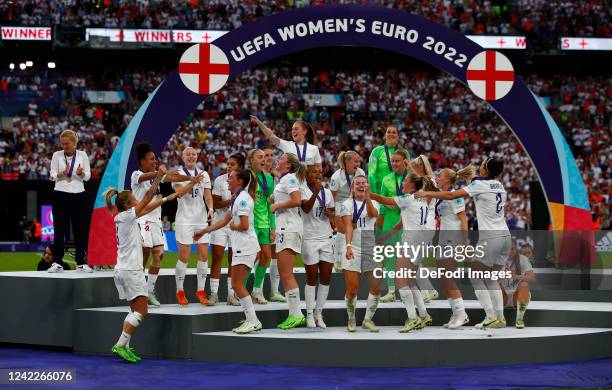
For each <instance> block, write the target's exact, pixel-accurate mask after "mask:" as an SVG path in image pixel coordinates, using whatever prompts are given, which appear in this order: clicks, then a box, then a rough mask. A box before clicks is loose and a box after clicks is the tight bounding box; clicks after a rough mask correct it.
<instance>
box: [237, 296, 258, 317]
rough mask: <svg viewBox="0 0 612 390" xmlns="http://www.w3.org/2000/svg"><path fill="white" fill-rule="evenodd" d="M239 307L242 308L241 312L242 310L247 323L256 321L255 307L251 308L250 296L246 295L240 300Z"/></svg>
mask: <svg viewBox="0 0 612 390" xmlns="http://www.w3.org/2000/svg"><path fill="white" fill-rule="evenodd" d="M240 306H242V310H244V316H245V317H246V320H247V321H249V322H256V321H257V314H255V306H253V300H252V299H251V296H250V295H247V296H246V297H244V298H240Z"/></svg>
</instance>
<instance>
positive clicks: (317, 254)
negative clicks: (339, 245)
mask: <svg viewBox="0 0 612 390" xmlns="http://www.w3.org/2000/svg"><path fill="white" fill-rule="evenodd" d="M334 247H335V239H334V238H333V236H330V237H328V238H322V239H315V240H304V241H303V242H302V261H303V262H304V264H305V265H315V264H319V261H325V262H328V263H333V262H334Z"/></svg>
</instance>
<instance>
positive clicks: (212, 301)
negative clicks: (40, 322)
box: [208, 293, 219, 306]
mask: <svg viewBox="0 0 612 390" xmlns="http://www.w3.org/2000/svg"><path fill="white" fill-rule="evenodd" d="M218 303H219V294H217V293H210V296H209V297H208V306H215V305H216V304H218Z"/></svg>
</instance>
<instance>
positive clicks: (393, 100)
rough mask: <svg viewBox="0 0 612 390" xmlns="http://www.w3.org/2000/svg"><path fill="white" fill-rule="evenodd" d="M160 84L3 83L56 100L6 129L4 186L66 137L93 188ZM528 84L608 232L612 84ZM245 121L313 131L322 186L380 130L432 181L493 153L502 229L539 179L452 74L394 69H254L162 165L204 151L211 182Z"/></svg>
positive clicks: (34, 172)
mask: <svg viewBox="0 0 612 390" xmlns="http://www.w3.org/2000/svg"><path fill="white" fill-rule="evenodd" d="M162 79H163V75H162V74H161V73H156V72H144V71H133V72H126V73H125V74H124V75H122V76H121V77H110V76H108V77H104V78H103V80H102V81H100V80H94V79H93V78H92V76H84V75H71V76H67V75H63V74H60V73H48V74H46V75H44V76H40V75H37V76H29V75H28V74H26V73H23V74H22V73H20V72H14V73H9V74H8V76H7V75H5V76H2V77H1V78H0V90H14V89H22V90H23V89H29V90H33V91H44V90H48V89H57V90H58V91H59V93H60V96H61V97H62V98H61V104H60V105H59V106H58V107H57V108H48V109H47V108H45V109H44V110H41V109H39V108H38V107H37V105H36V104H35V103H32V104H30V105H29V107H27V110H24V112H23V113H22V115H16V116H14V117H12V118H11V119H10V120H11V125H10V128H9V129H5V130H3V132H2V133H1V134H0V171H1V172H2V179H4V180H10V179H41V180H46V179H47V178H48V175H49V161H50V160H49V158H50V154H51V153H52V151H51V150H50V149H49V148H50V146H51V145H54V144H55V143H56V142H49V140H52V139H53V140H55V139H56V138H57V137H58V136H59V133H60V132H61V131H62V130H64V129H66V128H74V129H75V130H76V131H77V132H78V133H79V135H80V144H81V145H80V147H81V148H83V149H84V150H85V151H87V153H88V155H89V156H90V159H91V167H92V178H100V177H101V176H102V174H103V172H104V168H105V166H106V164H107V161H108V159H109V158H110V155H111V154H112V151H113V149H114V147H115V146H116V144H117V142H118V141H119V137H120V135H121V134H122V132H123V129H125V127H126V126H127V124H128V123H129V122H130V120H131V116H132V115H133V114H134V112H135V110H136V109H137V108H138V107H139V106H140V104H141V102H142V101H143V100H144V99H145V98H146V96H147V94H148V93H149V92H151V91H152V90H153V89H154V88H155V87H156V86H157V84H159V82H160V81H161V80H162ZM525 79H526V81H527V82H528V83H529V85H530V87H531V88H532V90H533V91H534V92H535V93H536V94H538V95H540V96H542V97H545V98H546V99H548V100H547V102H548V104H549V110H550V112H551V113H552V115H553V117H554V118H555V120H556V121H557V123H558V124H559V125H560V127H561V129H562V130H563V132H564V134H565V136H566V139H567V140H568V143H569V144H570V146H571V148H572V150H573V152H574V153H575V154H576V155H577V156H578V159H577V162H578V165H579V168H580V169H581V171H582V172H583V177H584V180H585V182H586V183H587V186H588V187H589V195H590V200H591V202H592V205H593V209H594V211H595V213H594V225H595V226H597V227H601V228H605V227H609V226H610V214H609V210H610V202H611V200H610V196H609V186H610V182H611V173H612V172H611V168H610V166H609V165H608V164H607V161H608V160H609V159H610V157H611V154H612V144H611V142H610V136H609V135H610V114H609V113H610V103H609V102H610V97H612V85H611V84H610V80H608V79H605V78H598V77H581V78H577V77H575V76H571V75H567V74H566V75H563V74H561V75H556V76H552V77H551V76H547V78H542V77H541V76H540V75H536V74H533V75H528V76H526V77H525ZM101 86H102V87H104V88H105V89H115V90H122V91H124V92H125V96H126V100H125V101H124V102H122V103H118V104H95V103H90V102H88V101H87V100H86V99H85V97H84V94H83V91H84V90H85V89H87V88H96V87H98V88H99V87H101ZM307 92H316V93H330V94H339V95H341V96H342V97H343V100H344V106H340V107H318V106H316V105H311V104H309V102H308V101H307V100H304V99H303V98H302V96H301V94H302V93H307ZM244 97H247V98H246V99H245V98H244ZM251 113H256V114H257V115H258V116H259V117H260V118H261V119H262V120H263V119H265V120H267V121H268V122H269V124H270V127H272V128H273V129H275V131H278V132H281V133H282V132H283V131H285V134H284V136H285V137H286V138H290V135H289V125H290V123H291V121H292V120H293V119H297V118H300V117H301V118H304V119H306V120H308V121H309V122H311V123H312V124H313V127H314V128H315V130H316V132H317V134H318V138H319V143H320V145H321V146H322V148H321V149H320V150H321V152H322V157H323V159H324V164H325V168H324V169H325V171H324V175H325V177H327V178H329V177H330V176H331V174H332V173H333V171H334V170H335V169H337V166H336V163H335V159H336V157H337V155H338V153H339V152H340V151H341V150H343V149H355V150H357V151H358V152H359V154H360V155H361V156H363V157H364V159H365V158H367V156H368V155H369V153H370V150H371V149H372V148H373V147H375V146H377V145H380V144H381V143H382V134H383V129H384V125H385V124H386V123H389V122H393V123H394V124H395V125H397V126H398V127H399V128H400V130H401V134H402V137H403V139H402V144H403V145H406V146H407V147H408V148H409V149H410V150H411V151H412V152H413V153H414V154H415V155H418V154H421V153H424V154H427V155H428V156H429V157H430V160H431V163H432V167H433V168H434V170H435V169H438V168H441V167H453V168H458V167H461V166H464V165H467V164H469V163H472V164H477V163H478V158H479V156H480V155H482V154H483V152H484V153H494V154H495V155H496V156H498V157H500V158H502V159H504V160H505V162H506V164H507V167H508V169H507V170H506V174H505V176H504V178H503V179H504V184H505V185H506V187H507V188H508V189H509V193H510V197H509V201H508V208H507V210H508V213H507V216H508V220H509V225H510V226H511V227H513V228H516V229H525V228H526V227H527V226H528V225H529V223H530V221H529V216H530V212H529V197H528V193H529V181H531V180H535V179H536V176H535V172H534V170H533V169H532V167H531V163H530V160H529V158H528V157H527V155H526V153H525V152H524V151H523V150H522V148H521V146H520V144H519V142H518V141H517V140H516V138H515V137H514V136H513V135H512V134H511V132H510V130H509V129H508V128H507V127H506V126H505V124H504V123H503V122H502V121H501V120H500V119H499V118H498V117H497V115H496V114H495V113H494V111H492V110H491V109H490V108H489V107H488V105H487V104H486V103H485V102H483V101H482V100H480V99H477V98H474V97H473V95H472V94H471V93H469V91H468V90H467V89H466V88H465V87H464V86H463V85H462V84H460V83H459V82H457V81H455V80H454V79H452V78H451V77H449V76H447V75H444V74H441V73H433V74H432V73H427V72H411V73H405V72H400V71H397V70H387V71H384V72H377V71H371V70H368V71H365V70H350V71H349V70H346V71H342V70H340V71H336V72H328V71H324V70H311V69H309V68H306V67H305V68H297V69H289V68H265V69H258V70H253V71H250V72H247V73H244V74H243V75H241V76H240V77H239V78H238V79H236V80H234V82H232V83H230V84H228V87H227V88H226V89H224V90H223V91H221V92H220V93H217V94H215V95H214V96H213V97H211V98H209V99H208V100H206V101H205V102H204V103H203V104H202V105H200V107H198V109H197V110H196V111H195V112H194V113H193V114H192V115H191V116H190V117H189V118H187V119H186V120H185V121H184V122H183V123H182V124H181V126H180V128H179V129H178V130H177V132H176V134H175V135H174V136H173V137H172V139H171V140H170V141H169V142H168V144H167V146H166V148H165V150H164V151H163V152H162V153H161V156H160V157H161V161H162V162H163V163H164V164H166V165H168V166H170V167H172V166H176V165H178V164H179V157H180V153H181V151H182V149H183V148H185V147H186V146H188V145H191V146H194V147H196V149H198V151H202V150H203V151H205V153H201V154H200V164H201V168H204V169H207V170H208V171H209V172H210V174H211V175H212V177H216V176H218V175H219V174H221V173H223V170H224V168H225V162H226V159H227V158H228V156H229V155H230V154H231V153H232V152H235V151H243V152H244V151H246V150H248V149H249V148H251V147H252V145H258V146H263V145H264V144H265V139H264V138H263V135H262V134H261V133H260V132H259V131H258V130H257V129H254V128H251V125H250V123H249V121H248V116H249V115H250V114H251ZM363 165H365V161H364V164H363ZM472 212H473V210H472Z"/></svg>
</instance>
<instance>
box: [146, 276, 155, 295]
mask: <svg viewBox="0 0 612 390" xmlns="http://www.w3.org/2000/svg"><path fill="white" fill-rule="evenodd" d="M155 282H157V274H149V277H148V278H147V288H148V291H149V294H150V293H152V292H155Z"/></svg>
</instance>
